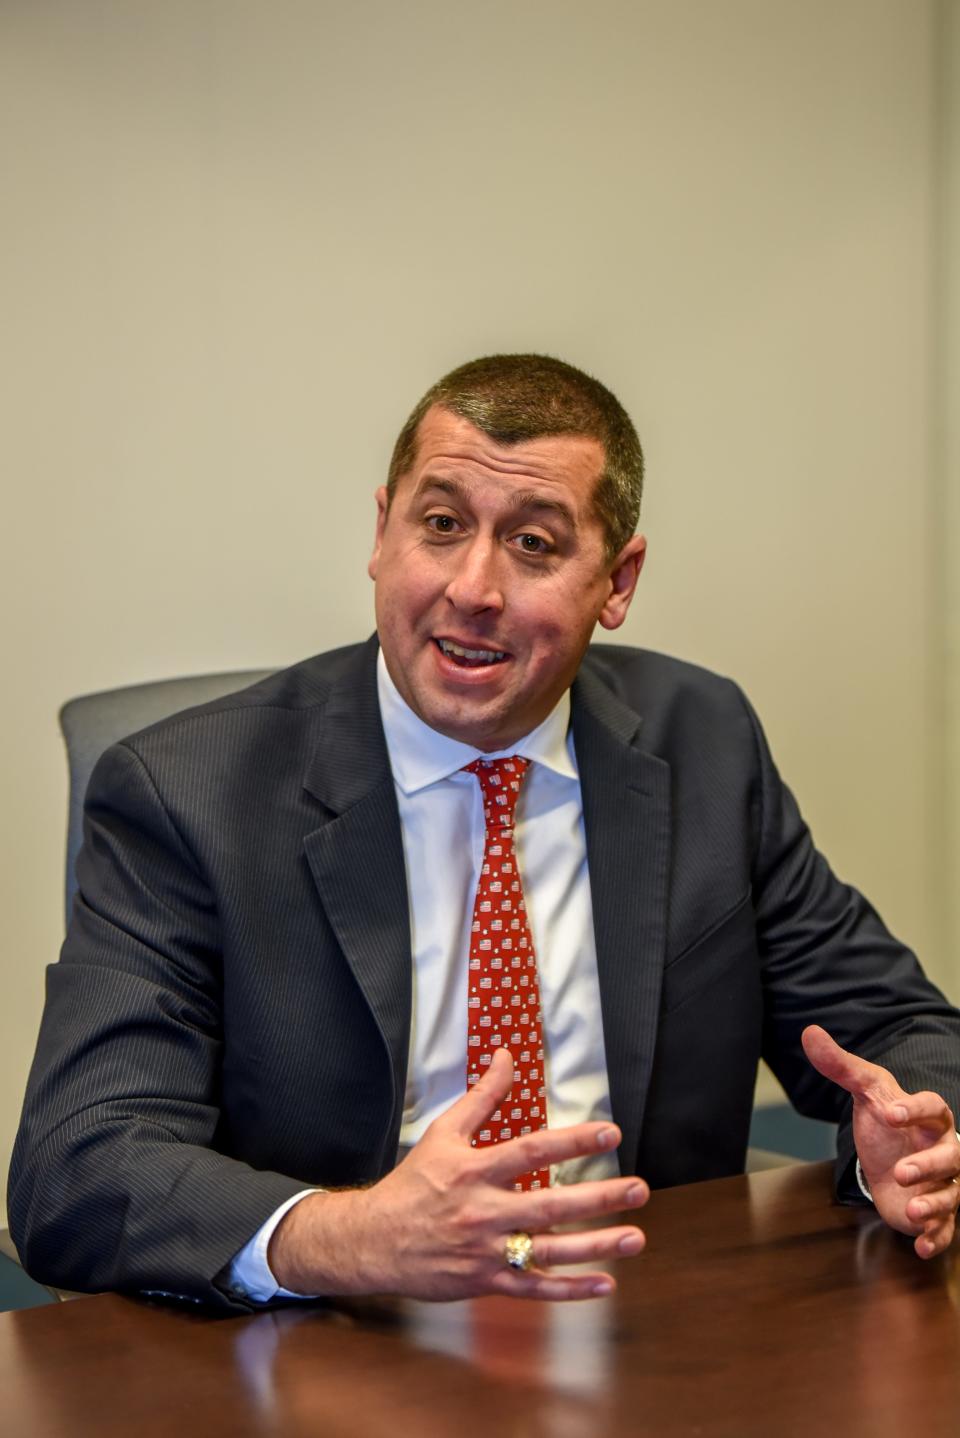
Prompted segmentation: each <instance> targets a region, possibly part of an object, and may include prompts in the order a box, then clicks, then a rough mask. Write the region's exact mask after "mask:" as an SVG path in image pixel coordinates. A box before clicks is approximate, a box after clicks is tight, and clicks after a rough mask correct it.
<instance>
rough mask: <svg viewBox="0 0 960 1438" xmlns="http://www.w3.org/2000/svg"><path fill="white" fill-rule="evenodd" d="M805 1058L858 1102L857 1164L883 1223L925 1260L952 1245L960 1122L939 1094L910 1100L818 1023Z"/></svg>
mask: <svg viewBox="0 0 960 1438" xmlns="http://www.w3.org/2000/svg"><path fill="white" fill-rule="evenodd" d="M802 1042H803V1048H804V1052H805V1054H806V1055H807V1058H808V1059H809V1060H810V1062H811V1063H812V1064H813V1066H814V1068H815V1069H816V1070H817V1071H818V1072H819V1073H822V1074H823V1076H824V1078H828V1079H831V1080H832V1081H833V1083H835V1084H839V1085H840V1087H841V1088H843V1089H846V1091H847V1093H849V1094H850V1095H851V1096H852V1098H853V1138H854V1143H855V1144H856V1149H857V1157H858V1158H859V1159H860V1167H861V1169H862V1171H863V1175H864V1178H865V1179H866V1181H867V1183H868V1185H869V1187H870V1193H871V1196H872V1198H873V1201H874V1204H875V1205H876V1209H877V1212H878V1213H879V1214H880V1216H881V1218H883V1219H885V1220H886V1222H887V1223H889V1225H890V1227H891V1228H895V1229H897V1230H898V1232H900V1233H907V1234H910V1235H911V1237H913V1238H914V1245H913V1246H914V1248H915V1249H916V1251H917V1253H918V1255H919V1256H920V1257H921V1258H932V1257H933V1255H934V1254H935V1253H942V1252H943V1250H944V1249H945V1248H946V1247H947V1245H948V1244H949V1243H950V1241H951V1239H952V1238H953V1233H954V1226H955V1223H956V1214H957V1205H958V1203H960V1182H958V1179H960V1143H958V1142H957V1135H956V1128H955V1124H954V1116H953V1114H952V1113H951V1112H950V1108H949V1105H948V1104H946V1103H945V1102H944V1101H943V1099H942V1098H941V1097H940V1096H939V1094H935V1093H905V1092H904V1091H903V1089H902V1088H901V1087H900V1085H899V1084H898V1083H897V1081H896V1079H895V1078H894V1077H893V1074H891V1073H890V1072H889V1071H888V1070H887V1069H885V1068H881V1067H880V1065H879V1064H872V1063H868V1062H867V1060H866V1059H861V1058H858V1057H857V1056H856V1054H851V1053H848V1052H847V1050H846V1049H842V1048H841V1047H840V1045H839V1044H837V1043H835V1042H834V1040H833V1039H832V1038H831V1037H830V1035H829V1034H828V1033H827V1031H826V1029H822V1028H820V1027H819V1026H818V1025H817V1024H812V1025H811V1026H810V1027H809V1028H807V1029H804V1031H803V1035H802Z"/></svg>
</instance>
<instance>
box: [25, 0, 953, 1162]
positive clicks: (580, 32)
mask: <svg viewBox="0 0 960 1438" xmlns="http://www.w3.org/2000/svg"><path fill="white" fill-rule="evenodd" d="M942 10H943V7H942V6H937V5H936V4H934V3H933V0H930V3H925V2H924V0H912V3H910V4H905V3H902V0H803V3H798V0H699V3H695V0H623V3H620V0H598V3H595V4H594V5H592V6H589V7H587V6H584V5H583V4H582V3H580V0H488V3H486V4H484V5H482V6H480V5H476V4H473V3H471V4H467V3H463V0H420V3H417V4H405V3H396V0H355V3H353V4H351V5H349V6H342V5H333V4H324V3H319V0H310V3H307V0H279V3H277V0H273V3H267V0H262V3H253V0H219V3H218V0H165V3H163V4H158V3H156V0H139V3H138V0H44V3H43V4H39V5H38V4H36V3H35V0H6V3H4V4H3V5H2V7H0V66H2V74H0V146H2V155H3V177H4V178H3V194H4V211H5V213H4V221H3V226H2V235H3V245H4V251H5V253H4V258H3V264H2V271H0V272H2V281H0V283H2V284H3V285H4V289H5V293H4V295H3V305H2V312H3V314H4V316H5V319H4V330H5V339H6V342H7V343H6V345H5V346H4V350H5V358H4V360H3V364H4V373H3V374H2V376H0V394H2V396H3V403H4V411H5V412H4V417H3V422H2V426H0V435H2V441H0V442H2V444H3V448H4V452H5V464H4V472H5V478H6V485H5V491H6V492H5V500H6V502H5V506H4V509H5V520H6V523H5V526H4V528H5V538H6V544H5V546H4V550H5V557H4V563H3V565H2V574H0V582H2V584H3V586H4V595H3V615H4V622H5V627H6V631H7V632H6V643H5V670H6V674H7V676H8V688H9V694H10V699H9V700H8V702H7V704H5V705H4V706H3V711H2V723H3V726H4V728H3V735H2V744H0V752H2V754H3V755H4V756H5V759H4V807H3V815H4V818H3V823H2V828H0V842H2V845H3V853H2V872H3V875H4V885H5V888H4V902H3V905H2V910H0V922H2V924H3V935H2V953H3V955H4V978H3V990H4V998H5V1002H4V1005H3V1010H2V1019H0V1024H2V1036H0V1094H2V1098H0V1168H2V1167H3V1163H4V1161H5V1156H6V1154H7V1153H8V1151H9V1147H10V1144H11V1142H12V1136H13V1132H14V1127H15V1122H16V1112H17V1109H18V1106H19V1101H20V1096H21V1093H22V1087H23V1083H24V1080H25V1076H26V1070H27V1066H28V1063H29V1058H30V1053H31V1050H32V1044H33V1037H34V1033H35V1027H36V1023H37V1018H38V1014H39V1007H40V1001H41V986H42V975H43V968H44V965H45V964H46V963H47V962H48V961H49V960H50V959H51V958H52V957H53V956H54V955H55V953H56V949H57V944H58V940H59V937H60V924H61V916H60V895H61V886H62V872H61V869H62V830H63V810H64V797H65V785H64V766H63V761H62V757H61V752H60V746H59V741H58V737H57V731H56V725H55V717H54V716H55V711H56V709H57V707H58V705H59V704H60V703H61V701H62V700H63V699H65V698H66V697H67V696H69V695H71V694H74V693H78V692H83V691H87V690H91V689H96V688H99V687H105V686H110V685H114V684H121V683H125V682H130V681H135V680H139V679H144V678H147V677H153V676H159V675H167V674H178V673H184V672H191V671H202V670H209V669H217V668H232V667H243V666H251V665H254V666H255V665H262V664H269V663H277V664H281V663H284V662H285V661H288V660H293V659H295V658H297V657H300V656H301V655H303V654H305V653H308V652H311V651H313V650H316V649H319V648H322V647H325V646H327V645H329V644H332V643H337V642H341V641H346V640H349V639H351V638H354V637H356V636H359V635H362V634H364V633H365V632H366V631H367V630H368V629H369V628H370V627H371V624H372V619H371V614H372V610H371V597H370V591H369V586H368V582H367V580H366V579H365V576H364V569H363V565H364V559H365V556H366V550H367V543H368V535H369V532H370V530H371V525H372V519H373V508H372V501H371V498H370V496H371V493H372V491H373V489H374V487H375V485H376V484H377V483H378V482H379V480H380V479H381V477H382V475H383V472H384V467H385V464H386V460H387V456H388V453H389V447H390V443H391V439H392V436H393V434H394V432H395V430H396V429H397V427H398V425H399V423H400V422H401V420H402V418H403V417H404V415H405V413H406V411H407V409H408V408H409V407H410V405H411V404H412V402H413V400H414V399H415V398H416V397H417V395H418V393H419V392H420V391H421V390H422V389H423V388H424V387H425V385H426V384H427V383H428V382H429V381H430V380H432V379H433V378H435V377H436V375H437V373H438V372H440V371H441V370H442V369H444V368H446V367H448V366H449V365H451V364H452V363H455V362H457V361H459V360H462V359H464V358H467V357H469V356H472V355H474V354H477V353H480V352H484V351H489V350H492V349H495V348H498V349H516V348H526V347H532V348H537V349H545V350H548V351H552V352H555V353H559V354H561V355H563V356H565V357H567V358H569V359H572V360H573V361H575V362H577V363H580V364H582V365H584V366H586V367H588V368H593V369H595V370H596V371H597V372H598V373H599V374H600V375H601V377H603V378H604V379H606V380H607V381H608V382H609V383H610V384H611V385H612V386H613V387H614V388H615V389H616V390H617V391H618V392H619V393H620V395H621V397H622V398H623V400H624V401H625V403H626V404H627V405H628V407H629V408H630V409H631V410H632V411H633V413H634V414H635V417H636V419H637V421H638V424H639V426H640V429H641V433H642V435H643V437H644V440H645V445H646V449H647V454H648V461H649V500H648V503H647V508H646V516H645V528H646V529H647V531H648V533H649V535H650V540H651V553H650V561H649V568H648V572H647V574H646V575H645V577H644V581H643V587H642V593H641V595H640V598H639V601H638V604H637V607H636V613H635V616H634V617H633V619H632V620H631V623H630V627H629V634H628V638H629V639H630V640H633V641H636V642H642V643H648V644H650V645H653V646H655V647H659V648H664V649H668V650H675V651H677V652H679V653H682V654H684V655H686V656H688V657H691V658H693V659H696V660H699V661H701V662H703V663H706V664H708V665H712V666H714V667H716V668H719V669H721V670H724V671H727V672H731V673H734V674H736V675H737V676H738V677H739V678H740V679H741V680H742V682H743V683H744V684H745V686H746V687H747V689H748V691H749V692H750V693H751V694H752V695H753V697H754V699H755V701H756V702H757V704H758V706H759V708H760V711H761V713H762V714H763V715H764V717H765V719H766V723H767V727H768V731H769V733H770V735H771V738H772V740H773V743H774V747H775V751H776V752H777V754H778V755H779V757H780V760H781V766H782V768H783V769H784V770H785V772H786V773H787V774H788V776H789V777H790V778H791V780H792V781H793V783H794V786H795V788H796V789H797V790H798V792H799V794H800V796H801V799H802V801H803V804H804V807H805V809H806V811H807V813H808V816H809V817H810V819H811V820H812V821H813V823H814V826H815V830H816V832H817V834H818V836H819V838H820V841H821V843H822V846H823V847H824V848H825V849H826V851H827V853H828V854H829V856H830V857H831V858H832V859H833V860H834V862H835V864H836V866H837V867H838V868H839V869H840V870H841V871H842V872H843V873H844V874H845V875H847V876H849V877H850V878H852V879H854V880H856V881H858V882H859V883H861V884H862V885H863V886H864V887H866V888H867V890H868V891H869V892H870V893H871V895H873V896H875V898H876V902H877V903H878V905H879V907H880V908H881V911H882V912H883V913H884V915H885V916H886V917H887V918H888V920H889V921H890V922H891V923H892V924H893V925H894V926H895V927H896V928H897V929H899V931H900V932H901V933H902V934H904V935H905V936H906V937H907V938H908V939H910V940H911V941H913V942H914V943H915V944H916V945H917V946H918V947H919V948H920V949H921V950H923V951H924V953H925V954H926V955H928V957H929V962H930V967H931V968H932V969H933V970H934V972H935V973H936V974H937V975H938V976H939V977H940V978H941V979H942V980H943V981H944V982H945V983H946V984H947V985H948V987H949V988H951V991H952V993H953V994H954V996H958V994H960V975H958V973H957V970H956V969H955V968H953V969H951V968H950V967H949V966H948V963H947V959H946V955H945V953H944V950H943V947H942V936H943V932H945V925H946V919H945V914H946V902H947V900H946V890H945V879H946V870H945V866H944V865H943V864H940V865H939V868H938V862H937V854H938V853H939V852H940V851H939V848H938V845H939V834H940V831H941V829H942V826H943V803H944V800H943V784H942V777H943V776H942V773H941V771H940V768H939V767H938V766H937V765H936V764H935V763H934V762H933V760H932V759H931V756H932V755H934V754H935V752H936V744H937V743H938V742H942V730H941V729H940V728H939V725H940V715H939V713H938V707H937V706H938V702H939V701H938V697H937V696H938V690H937V686H936V683H935V682H934V681H935V678H936V673H937V670H938V654H937V650H936V644H937V642H939V641H937V640H936V639H935V637H931V636H934V635H935V626H933V625H932V619H933V611H934V600H935V588H934V584H935V575H936V571H935V570H934V569H933V568H932V564H933V561H934V559H935V557H936V556H937V555H938V554H940V552H941V550H940V546H939V538H938V536H939V535H940V533H941V526H940V523H939V520H938V519H937V515H938V514H939V510H938V508H937V505H938V503H939V501H938V498H937V496H938V490H937V488H936V485H937V480H938V475H939V476H940V478H941V479H942V467H941V468H940V469H938V468H937V463H936V461H935V456H934V454H933V442H932V440H931V413H932V408H933V405H934V397H935V395H936V394H937V393H939V391H938V390H937V384H938V379H937V373H936V372H935V368H934V356H935V355H936V353H937V350H936V345H935V333H936V331H935V325H934V320H933V316H934V314H935V312H936V311H937V297H936V295H935V293H934V291H935V285H936V283H937V281H936V273H937V272H936V269H935V265H934V260H933V256H934V255H935V253H936V247H935V244H934V240H935V231H936V225H937V223H938V222H937V219H936V215H937V211H936V207H935V204H934V198H935V194H936V183H937V176H938V168H937V166H938V159H937V156H938V154H939V149H938V133H937V122H936V120H935V109H934V98H935V93H936V87H935V83H934V81H935V69H934V63H933V57H934V49H935V46H934V41H935V21H936V17H937V15H938V14H942ZM952 442H953V443H954V446H955V439H954V441H952ZM955 452H956V451H955V448H954V453H955ZM953 522H954V524H955V525H956V516H954V521H953ZM958 535H960V531H958ZM958 612H960V611H958ZM937 632H939V631H937ZM954 633H955V634H957V633H960V625H957V624H955V627H954ZM941 637H942V636H941ZM957 712H960V709H958V711H957ZM938 816H939V817H938ZM938 825H939V826H940V828H938ZM938 873H939V876H940V881H939V887H938V885H937V883H936V876H937V874H938Z"/></svg>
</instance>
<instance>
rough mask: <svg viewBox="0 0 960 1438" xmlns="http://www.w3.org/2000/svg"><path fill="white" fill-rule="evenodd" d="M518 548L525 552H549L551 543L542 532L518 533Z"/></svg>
mask: <svg viewBox="0 0 960 1438" xmlns="http://www.w3.org/2000/svg"><path fill="white" fill-rule="evenodd" d="M516 540H517V548H518V549H521V550H523V553H524V554H549V552H550V545H549V544H548V543H547V541H546V540H545V539H544V538H543V535H541V534H518V535H517V536H516Z"/></svg>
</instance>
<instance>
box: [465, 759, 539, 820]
mask: <svg viewBox="0 0 960 1438" xmlns="http://www.w3.org/2000/svg"><path fill="white" fill-rule="evenodd" d="M529 768H530V760H529V759H522V758H521V757H520V755H519V754H511V755H510V757H509V758H508V759H474V761H473V763H472V764H465V765H464V769H465V770H466V772H468V773H470V774H476V776H477V779H478V780H479V782H480V791H481V793H482V794H483V813H484V818H485V820H486V826H487V830H488V831H489V830H494V831H497V830H499V829H503V828H509V827H512V825H513V815H514V811H515V810H516V807H517V800H518V798H519V797H520V786H521V784H522V783H523V776H524V775H525V774H526V772H527V770H528V769H529Z"/></svg>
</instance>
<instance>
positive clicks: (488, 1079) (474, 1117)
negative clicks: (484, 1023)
mask: <svg viewBox="0 0 960 1438" xmlns="http://www.w3.org/2000/svg"><path fill="white" fill-rule="evenodd" d="M512 1085H513V1055H512V1054H511V1053H510V1052H509V1050H508V1049H502V1048H501V1049H497V1051H496V1053H495V1054H494V1055H493V1060H492V1062H491V1064H490V1067H489V1068H488V1069H487V1071H486V1073H485V1074H484V1075H483V1077H482V1078H481V1079H479V1080H478V1081H477V1083H475V1084H471V1085H470V1087H469V1088H468V1089H467V1091H466V1093H465V1094H464V1095H463V1098H458V1099H457V1101H456V1103H454V1104H451V1105H450V1107H449V1108H448V1109H447V1111H446V1113H444V1114H441V1116H440V1117H439V1118H438V1119H435V1120H434V1122H435V1124H438V1125H439V1126H440V1127H441V1128H447V1129H450V1130H451V1131H452V1132H453V1133H455V1134H457V1135H459V1137H461V1138H472V1137H473V1135H474V1134H475V1133H476V1131H477V1129H478V1128H482V1127H483V1125H484V1124H485V1123H486V1121H487V1119H488V1118H489V1117H490V1115H491V1114H492V1113H493V1111H494V1109H496V1108H498V1107H499V1106H500V1104H501V1103H502V1102H503V1100H504V1099H505V1098H506V1096H507V1094H508V1093H509V1092H510V1089H511V1087H512Z"/></svg>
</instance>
